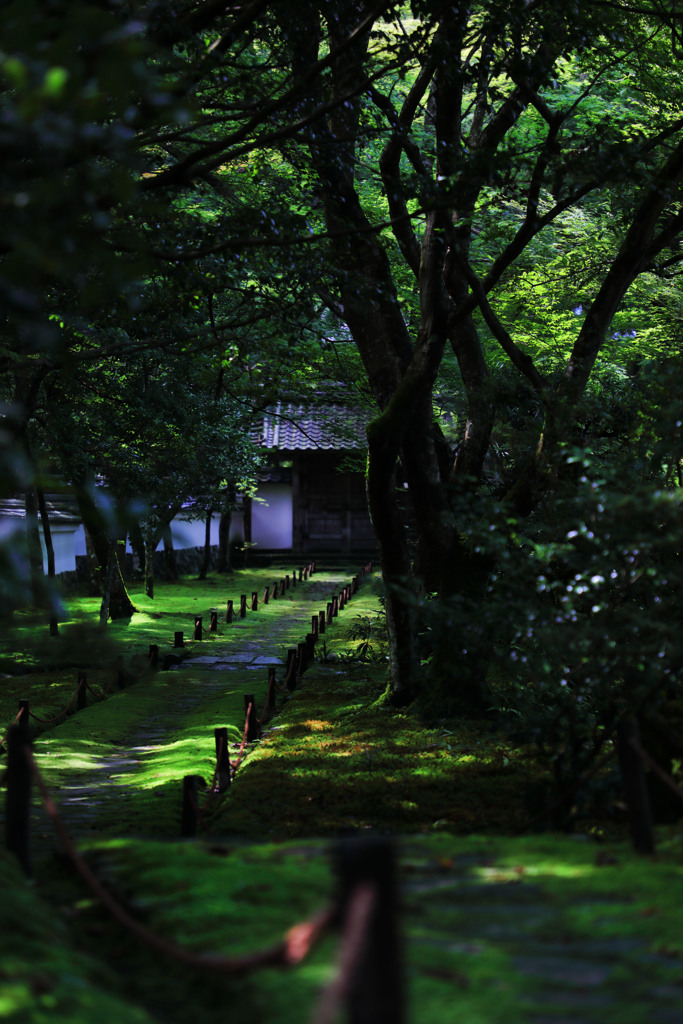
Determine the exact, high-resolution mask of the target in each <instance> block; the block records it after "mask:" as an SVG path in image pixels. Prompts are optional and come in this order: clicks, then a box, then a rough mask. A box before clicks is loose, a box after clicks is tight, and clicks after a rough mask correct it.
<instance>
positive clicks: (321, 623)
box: [318, 611, 327, 634]
mask: <svg viewBox="0 0 683 1024" xmlns="http://www.w3.org/2000/svg"><path fill="white" fill-rule="evenodd" d="M326 624H327V615H326V613H325V612H324V611H319V612H318V632H319V633H321V634H322V633H324V632H325V626H326Z"/></svg>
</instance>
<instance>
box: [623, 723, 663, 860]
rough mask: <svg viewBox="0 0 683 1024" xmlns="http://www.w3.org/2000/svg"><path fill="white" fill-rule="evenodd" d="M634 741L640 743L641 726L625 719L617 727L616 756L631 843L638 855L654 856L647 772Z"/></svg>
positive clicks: (653, 836)
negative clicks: (651, 854)
mask: <svg viewBox="0 0 683 1024" xmlns="http://www.w3.org/2000/svg"><path fill="white" fill-rule="evenodd" d="M631 739H635V741H636V742H637V743H640V730H639V728H638V722H637V720H636V719H635V718H633V717H628V716H625V717H624V718H621V719H620V720H619V723H618V724H617V756H618V758H619V768H620V769H621V781H622V783H623V786H624V796H625V798H626V803H627V806H628V816H629V825H630V827H631V839H632V840H633V846H634V848H635V849H636V850H637V851H638V853H654V852H655V835H654V828H653V825H652V811H651V809H650V797H649V794H648V791H647V781H646V779H645V771H644V769H643V765H642V762H641V760H640V758H639V756H638V754H637V753H636V751H635V750H634V749H633V747H632V746H631V743H630V741H631Z"/></svg>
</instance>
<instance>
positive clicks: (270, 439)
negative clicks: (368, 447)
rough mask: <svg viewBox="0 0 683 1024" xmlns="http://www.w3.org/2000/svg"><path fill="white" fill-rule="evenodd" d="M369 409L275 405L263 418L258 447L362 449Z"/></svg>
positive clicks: (286, 449) (340, 406) (336, 406)
mask: <svg viewBox="0 0 683 1024" xmlns="http://www.w3.org/2000/svg"><path fill="white" fill-rule="evenodd" d="M370 418H371V412H370V410H369V409H362V408H360V409H359V408H355V409H349V408H348V407H347V406H344V405H324V406H323V405H321V406H317V407H315V408H311V407H304V406H302V405H286V404H284V403H278V405H277V406H276V408H275V409H274V410H272V411H269V412H268V413H266V414H265V415H264V417H263V425H262V429H261V431H260V433H259V437H258V444H259V445H260V446H261V447H262V448H272V449H275V450H277V451H290V452H291V451H303V450H307V449H313V450H315V449H324V450H335V451H348V450H349V449H357V450H358V449H363V448H365V444H366V441H365V427H366V425H367V423H368V421H369V420H370Z"/></svg>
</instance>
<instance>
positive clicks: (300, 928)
mask: <svg viewBox="0 0 683 1024" xmlns="http://www.w3.org/2000/svg"><path fill="white" fill-rule="evenodd" d="M25 751H26V757H27V758H28V760H29V763H30V765H31V768H32V771H33V774H34V778H35V780H36V784H37V786H38V789H39V790H40V793H41V796H42V798H43V803H44V805H45V810H46V811H47V813H48V815H49V817H50V819H51V821H52V824H53V827H54V829H55V832H56V833H57V836H58V837H59V840H60V842H61V844H62V846H63V848H64V851H65V852H66V854H67V856H68V857H69V859H70V861H71V863H72V864H73V866H74V868H75V869H76V871H77V872H78V874H79V875H80V876H81V878H82V880H83V881H84V882H85V884H86V885H87V886H88V888H89V889H90V891H91V892H92V893H93V895H95V896H96V897H97V899H98V900H99V901H100V903H101V904H102V906H103V907H105V909H106V910H108V911H109V913H110V914H111V915H112V917H113V918H114V919H115V920H116V921H118V923H119V924H120V925H122V927H124V928H125V929H126V930H127V931H129V932H130V933H131V934H132V935H135V937H136V938H137V939H139V940H140V941H141V942H142V943H144V945H146V946H148V947H149V948H150V949H153V950H154V951H155V952H157V953H161V954H162V955H164V956H167V957H170V958H171V959H173V960H175V961H176V962H177V963H181V964H183V965H184V966H186V967H191V968H193V969H194V970H200V971H210V972H212V973H214V974H222V975H232V976H238V977H239V976H244V975H246V974H248V973H250V972H251V971H254V970H258V969H259V968H261V967H285V966H292V965H294V964H298V963H300V962H301V961H302V960H303V959H304V958H305V957H306V956H307V955H308V953H309V952H310V951H311V949H312V948H313V946H314V944H315V942H316V941H317V940H318V939H319V938H320V937H321V936H322V935H323V934H324V932H325V931H326V930H327V928H328V927H329V926H330V925H331V924H332V922H333V920H334V917H335V912H334V910H332V909H327V910H323V911H321V912H320V913H318V914H316V915H315V916H314V917H312V918H310V920H308V921H302V922H300V923H299V924H296V925H294V927H293V928H290V929H289V931H288V932H286V933H285V935H284V938H283V939H282V940H281V941H280V942H277V943H275V944H274V945H272V946H270V947H268V948H266V949H262V950H258V951H257V952H255V953H247V954H244V955H243V956H234V957H229V956H215V955H210V954H200V953H193V952H191V951H190V950H187V949H183V948H182V947H181V946H177V945H176V944H175V943H173V942H169V941H168V940H167V939H163V938H162V937H161V936H160V935H157V934H156V932H153V931H152V930H151V929H150V928H147V927H145V925H142V924H140V922H139V921H136V920H135V918H134V917H132V916H131V915H130V914H129V913H128V911H126V910H124V908H123V907H122V906H121V905H120V904H119V903H117V902H116V900H115V899H114V898H113V897H112V896H111V894H110V893H109V892H108V890H107V889H105V887H104V886H103V885H102V883H101V882H100V880H99V879H98V878H97V876H96V875H95V873H94V872H93V871H92V869H91V868H90V867H89V866H88V864H87V863H86V862H85V861H84V860H83V858H82V857H81V856H80V854H79V853H78V851H77V850H76V847H75V846H74V844H73V841H72V839H71V837H70V835H69V833H68V832H67V830H66V828H65V826H64V823H63V822H62V820H61V818H60V816H59V811H58V810H57V807H56V805H55V803H54V801H53V799H52V797H51V796H50V793H49V791H48V789H47V786H46V785H45V782H44V780H43V777H42V775H41V774H40V772H39V770H38V766H37V764H36V762H35V759H34V757H33V752H32V751H31V749H30V747H25Z"/></svg>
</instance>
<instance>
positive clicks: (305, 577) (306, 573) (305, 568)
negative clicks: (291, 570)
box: [304, 565, 308, 580]
mask: <svg viewBox="0 0 683 1024" xmlns="http://www.w3.org/2000/svg"><path fill="white" fill-rule="evenodd" d="M304 579H305V580H307V579H308V566H307V565H305V566H304Z"/></svg>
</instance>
